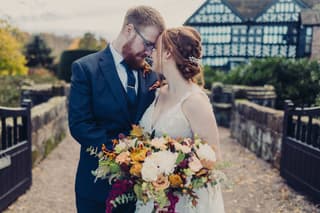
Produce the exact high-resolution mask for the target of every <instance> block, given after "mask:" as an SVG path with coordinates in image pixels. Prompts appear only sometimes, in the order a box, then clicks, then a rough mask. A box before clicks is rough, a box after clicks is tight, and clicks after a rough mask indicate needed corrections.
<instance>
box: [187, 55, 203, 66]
mask: <svg viewBox="0 0 320 213" xmlns="http://www.w3.org/2000/svg"><path fill="white" fill-rule="evenodd" d="M188 61H190V62H192V63H195V64H200V61H201V59H200V58H196V57H194V56H189V58H188Z"/></svg>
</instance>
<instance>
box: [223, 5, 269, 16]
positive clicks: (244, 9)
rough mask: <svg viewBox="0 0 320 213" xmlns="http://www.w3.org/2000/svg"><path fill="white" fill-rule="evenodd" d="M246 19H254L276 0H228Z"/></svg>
mask: <svg viewBox="0 0 320 213" xmlns="http://www.w3.org/2000/svg"><path fill="white" fill-rule="evenodd" d="M226 1H227V2H228V3H229V4H230V6H232V7H233V8H235V9H236V10H237V11H238V12H239V13H240V15H241V16H242V17H243V18H245V19H253V18H255V17H256V16H257V15H258V14H260V13H261V12H262V11H263V10H264V9H265V8H266V7H267V6H268V5H270V4H271V3H272V2H273V1H274V0H226Z"/></svg>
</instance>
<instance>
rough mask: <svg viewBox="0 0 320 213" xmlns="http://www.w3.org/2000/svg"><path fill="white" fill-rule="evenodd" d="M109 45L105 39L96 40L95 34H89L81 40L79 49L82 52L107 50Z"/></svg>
mask: <svg viewBox="0 0 320 213" xmlns="http://www.w3.org/2000/svg"><path fill="white" fill-rule="evenodd" d="M106 45H107V41H106V40H105V39H103V38H99V40H97V39H96V37H95V35H94V34H93V33H90V32H87V33H85V34H84V36H83V37H82V38H81V39H80V42H79V49H82V50H101V49H103V48H105V47H106Z"/></svg>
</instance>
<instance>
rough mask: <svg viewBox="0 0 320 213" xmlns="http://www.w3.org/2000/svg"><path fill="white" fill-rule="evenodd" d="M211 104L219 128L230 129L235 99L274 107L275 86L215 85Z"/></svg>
mask: <svg viewBox="0 0 320 213" xmlns="http://www.w3.org/2000/svg"><path fill="white" fill-rule="evenodd" d="M211 94H212V95H211V102H212V106H213V109H214V112H215V116H216V120H217V123H218V125H219V126H224V127H227V128H229V127H230V119H231V116H230V115H231V111H232V106H233V104H234V100H235V99H247V100H249V101H251V102H254V103H257V104H259V105H262V106H268V107H272V108H273V107H274V105H275V100H276V93H275V90H274V87H273V86H270V85H265V86H263V87H262V86H242V85H223V84H221V83H214V84H213V85H212V91H211Z"/></svg>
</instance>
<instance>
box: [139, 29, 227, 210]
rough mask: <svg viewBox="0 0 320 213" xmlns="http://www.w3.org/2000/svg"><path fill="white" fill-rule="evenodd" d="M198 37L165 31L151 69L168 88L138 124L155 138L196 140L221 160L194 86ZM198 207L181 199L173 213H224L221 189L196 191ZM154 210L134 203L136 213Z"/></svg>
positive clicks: (205, 105)
mask: <svg viewBox="0 0 320 213" xmlns="http://www.w3.org/2000/svg"><path fill="white" fill-rule="evenodd" d="M201 54H202V52H201V37H200V34H199V33H198V32H197V31H196V30H195V29H194V28H191V27H178V28H172V29H168V30H165V31H164V32H163V33H162V34H161V35H160V37H159V39H158V41H157V44H156V49H154V50H153V53H152V59H153V69H154V70H155V71H157V72H158V73H159V74H162V75H163V76H164V77H165V79H166V81H167V85H165V86H163V87H161V88H160V89H159V90H158V91H157V96H156V98H155V100H154V102H153V103H152V104H151V105H150V107H149V108H148V109H147V110H146V112H145V114H144V115H143V117H142V119H141V121H140V125H141V126H142V127H144V129H145V130H146V131H148V132H154V133H155V136H162V135H163V134H167V135H169V136H171V137H192V136H193V135H194V134H198V135H199V137H201V138H202V139H204V140H205V141H207V142H208V143H209V144H210V145H212V146H214V148H215V152H216V154H217V158H218V160H221V153H220V146H219V135H218V128H217V124H216V121H215V117H214V115H213V111H212V107H211V104H210V102H209V99H208V97H207V95H206V94H205V93H204V92H203V91H202V89H201V88H200V87H199V86H198V85H196V84H195V83H194V77H195V76H196V75H198V74H200V73H201V66H200V58H201ZM196 194H197V196H198V197H199V199H198V205H197V206H196V207H195V208H194V207H192V206H191V204H190V202H189V200H187V198H186V197H184V196H180V197H179V202H178V203H177V205H176V212H179V213H186V212H215V213H221V212H224V204H223V199H222V194H221V190H220V186H219V185H216V186H215V187H211V186H208V187H206V188H200V189H198V190H196ZM152 211H153V202H148V203H147V204H143V203H141V202H137V207H136V212H138V213H147V212H152Z"/></svg>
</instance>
